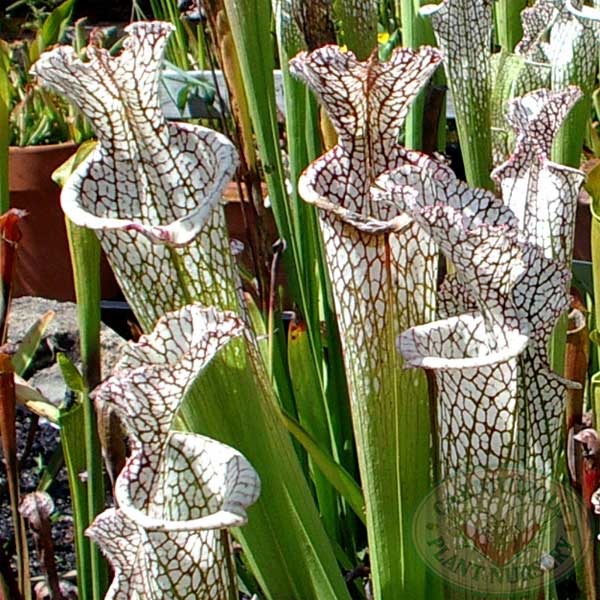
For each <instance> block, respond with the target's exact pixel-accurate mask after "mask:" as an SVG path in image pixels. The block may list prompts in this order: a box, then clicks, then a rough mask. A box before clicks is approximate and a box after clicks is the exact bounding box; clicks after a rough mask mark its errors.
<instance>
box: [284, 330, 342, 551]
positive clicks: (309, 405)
mask: <svg viewBox="0 0 600 600" xmlns="http://www.w3.org/2000/svg"><path fill="white" fill-rule="evenodd" d="M288 367H289V370H290V377H291V380H292V386H293V388H294V398H295V399H296V411H297V414H298V420H299V422H300V424H301V425H302V427H303V428H304V429H305V430H306V431H307V432H308V433H309V434H310V435H311V436H312V437H313V438H314V439H315V441H316V443H317V444H318V445H319V446H320V447H321V448H322V449H323V450H324V451H326V452H327V453H328V454H331V435H330V428H329V423H330V418H329V416H328V415H327V412H326V405H324V404H323V403H322V402H321V401H320V400H321V398H322V395H321V394H320V390H319V384H318V381H319V376H318V373H316V369H315V366H314V363H313V360H312V356H311V352H310V340H309V339H308V333H307V330H306V324H305V323H302V322H292V323H290V327H289V332H288ZM315 467H316V468H315ZM311 471H312V480H313V483H314V486H315V492H316V497H317V503H318V505H319V512H320V514H321V518H322V519H323V524H324V525H325V530H326V531H327V533H328V534H329V536H330V537H331V538H332V539H335V540H338V539H340V536H339V531H338V523H337V498H336V494H335V493H334V490H333V488H332V487H331V483H330V482H329V481H328V479H327V477H325V476H324V473H323V472H322V471H321V468H320V467H319V466H318V465H315V463H314V461H311Z"/></svg>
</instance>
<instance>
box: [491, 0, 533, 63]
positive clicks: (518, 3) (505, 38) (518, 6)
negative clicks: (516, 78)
mask: <svg viewBox="0 0 600 600" xmlns="http://www.w3.org/2000/svg"><path fill="white" fill-rule="evenodd" d="M526 7H527V0H498V1H497V2H496V7H495V9H496V35H497V37H498V42H499V44H500V46H501V47H502V49H503V50H504V51H506V52H513V51H514V49H515V46H516V45H517V44H518V43H519V42H520V41H521V38H522V37H523V25H522V24H521V11H522V10H523V9H524V8H526Z"/></svg>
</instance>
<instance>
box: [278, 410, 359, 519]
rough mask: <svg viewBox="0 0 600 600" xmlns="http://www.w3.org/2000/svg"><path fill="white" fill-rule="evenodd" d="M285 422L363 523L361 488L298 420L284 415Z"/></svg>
mask: <svg viewBox="0 0 600 600" xmlns="http://www.w3.org/2000/svg"><path fill="white" fill-rule="evenodd" d="M283 420H284V422H285V425H286V427H287V428H288V430H289V432H290V433H291V434H292V435H293V436H294V437H295V438H296V439H297V440H298V441H299V442H300V443H301V444H302V446H303V447H304V448H305V449H306V451H307V452H308V453H309V455H310V457H311V458H312V460H314V462H315V464H316V465H317V466H318V467H319V469H320V470H321V472H322V473H323V474H324V475H325V477H326V478H327V481H328V482H329V483H330V484H331V485H332V486H333V487H334V488H335V489H336V490H337V491H338V492H339V494H340V495H341V496H342V497H343V498H344V499H345V500H346V502H348V504H349V506H350V507H351V508H352V510H353V511H354V514H355V515H356V516H357V517H358V518H359V519H360V520H361V521H362V522H363V523H366V520H365V500H364V498H363V494H362V491H361V489H360V486H359V485H358V484H357V483H356V481H355V480H354V478H353V477H352V476H351V475H350V474H349V473H348V472H347V471H346V470H345V469H344V468H343V467H342V466H341V465H339V464H338V463H336V462H335V461H334V460H333V458H331V455H330V454H329V453H327V452H326V451H325V450H324V449H323V447H322V446H321V445H319V443H318V442H317V441H316V440H315V439H314V438H313V436H311V435H310V433H309V432H308V431H306V429H305V428H304V427H302V425H300V423H298V421H296V419H294V418H293V417H291V416H290V415H288V414H286V413H285V412H284V413H283Z"/></svg>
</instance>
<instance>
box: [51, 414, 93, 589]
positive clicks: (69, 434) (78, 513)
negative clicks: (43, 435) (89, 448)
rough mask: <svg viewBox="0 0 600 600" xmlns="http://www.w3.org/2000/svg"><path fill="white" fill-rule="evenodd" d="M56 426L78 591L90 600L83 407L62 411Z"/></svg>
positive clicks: (90, 573)
mask: <svg viewBox="0 0 600 600" xmlns="http://www.w3.org/2000/svg"><path fill="white" fill-rule="evenodd" d="M58 423H59V426H60V439H61V443H62V448H63V453H64V458H65V464H66V466H67V476H68V478H69V489H70V491H71V505H72V507H73V531H74V537H75V553H76V557H77V589H78V590H79V597H80V598H81V600H92V599H93V593H92V589H93V585H92V570H91V557H90V549H91V548H90V541H89V540H88V539H87V538H86V537H85V535H84V531H85V529H86V527H87V526H88V517H87V515H88V495H87V490H86V487H87V486H86V484H85V483H84V481H83V480H82V478H81V477H80V475H81V473H85V472H86V469H87V461H86V451H85V445H84V444H82V443H81V440H82V439H84V437H85V419H84V414H83V406H82V405H81V404H75V405H74V406H72V407H71V408H70V409H68V410H61V411H60V414H59V417H58Z"/></svg>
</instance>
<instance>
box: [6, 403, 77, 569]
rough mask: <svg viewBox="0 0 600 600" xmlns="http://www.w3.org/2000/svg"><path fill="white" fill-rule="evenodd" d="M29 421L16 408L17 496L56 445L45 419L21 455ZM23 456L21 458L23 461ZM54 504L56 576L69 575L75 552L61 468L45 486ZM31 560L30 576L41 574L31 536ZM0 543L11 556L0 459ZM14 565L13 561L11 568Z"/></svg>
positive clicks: (29, 488)
mask: <svg viewBox="0 0 600 600" xmlns="http://www.w3.org/2000/svg"><path fill="white" fill-rule="evenodd" d="M32 423H33V420H32V418H31V414H30V413H28V412H26V411H25V410H23V409H21V408H20V407H18V408H17V450H18V455H19V459H20V460H21V461H22V464H21V468H20V483H21V497H23V496H24V495H25V494H27V493H29V492H33V491H35V490H36V488H37V485H38V483H39V481H40V477H41V476H42V473H43V471H44V465H47V464H48V462H49V461H50V458H51V457H52V455H53V453H54V452H55V451H56V449H57V448H58V443H59V434H58V430H57V429H56V428H55V427H53V426H52V425H51V424H50V423H48V422H47V421H42V420H40V422H39V423H38V425H37V428H36V431H35V435H34V437H33V444H32V445H31V448H30V450H29V452H28V453H27V454H26V455H25V456H24V451H25V446H26V443H27V439H28V436H29V431H30V429H31V425H32ZM23 458H24V460H23ZM48 493H49V494H50V496H51V497H52V500H53V501H54V506H55V512H54V515H53V519H52V538H53V542H54V547H55V554H56V562H57V569H58V572H59V575H60V576H61V577H64V576H65V575H67V574H69V572H71V573H70V577H72V576H73V574H74V573H73V569H74V568H75V552H74V546H73V513H72V510H71V499H70V495H69V484H68V480H67V475H66V470H65V468H64V467H63V468H62V469H61V470H60V472H59V473H58V476H57V477H56V478H55V480H54V482H53V483H52V485H51V486H50V488H49V489H48ZM28 542H29V552H30V560H31V574H32V577H35V576H39V575H41V571H40V565H39V561H38V557H37V555H36V551H35V549H34V547H33V545H32V540H31V536H28ZM0 545H2V549H3V550H4V552H5V554H6V555H8V556H13V555H14V536H13V528H12V522H11V512H10V500H9V496H8V488H7V483H6V471H5V468H4V462H3V461H0ZM14 567H15V564H14V563H13V571H14Z"/></svg>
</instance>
